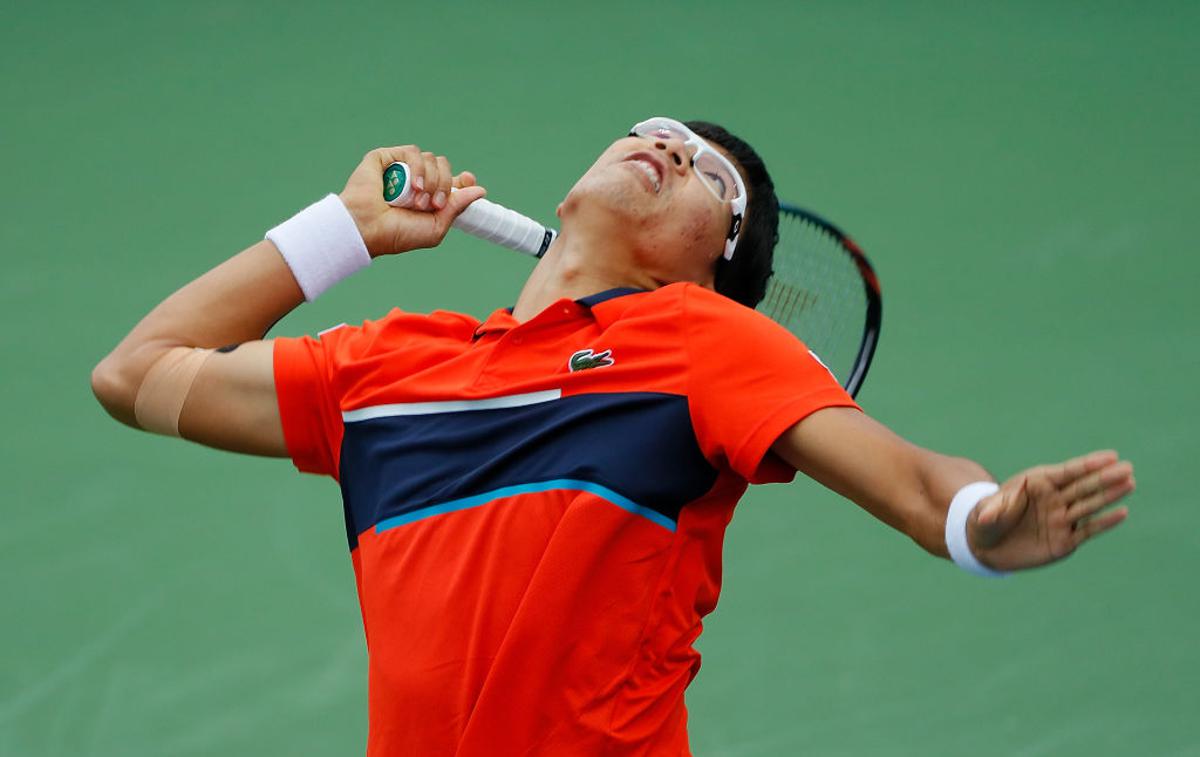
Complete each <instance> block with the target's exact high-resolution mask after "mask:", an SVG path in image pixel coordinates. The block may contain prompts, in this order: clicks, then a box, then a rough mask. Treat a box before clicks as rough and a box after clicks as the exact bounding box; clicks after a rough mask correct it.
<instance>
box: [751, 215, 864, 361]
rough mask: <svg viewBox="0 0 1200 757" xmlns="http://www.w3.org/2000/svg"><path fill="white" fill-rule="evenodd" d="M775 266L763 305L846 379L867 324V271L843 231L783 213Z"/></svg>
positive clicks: (780, 218) (761, 310)
mask: <svg viewBox="0 0 1200 757" xmlns="http://www.w3.org/2000/svg"><path fill="white" fill-rule="evenodd" d="M774 267H775V271H774V273H773V274H772V276H771V279H770V281H768V283H767V294H766V297H765V298H764V299H763V302H762V303H761V304H760V305H759V307H758V310H759V311H760V312H762V313H764V314H765V315H767V316H768V317H770V318H771V319H772V320H774V321H775V322H777V323H779V324H780V325H782V326H783V327H784V328H786V329H788V330H789V331H791V332H792V333H793V334H795V335H796V336H798V337H799V338H800V339H801V340H802V341H803V342H804V343H805V344H806V345H807V346H808V348H809V349H811V350H812V351H813V352H814V353H815V354H816V355H817V356H818V357H819V358H820V360H821V361H822V362H823V363H825V365H826V366H828V368H829V369H830V371H832V372H833V374H834V376H835V377H837V379H838V381H840V382H842V383H843V384H844V383H845V382H846V380H847V379H848V377H849V376H850V373H851V370H852V369H853V367H854V363H855V360H856V358H857V357H858V350H859V346H860V344H861V343H862V334H863V330H864V327H865V325H866V310H867V295H866V292H865V290H864V288H863V280H862V275H861V274H860V273H859V270H858V267H857V265H856V264H855V262H854V260H853V258H852V257H851V256H850V255H849V254H848V253H847V252H846V250H845V248H844V246H843V244H842V241H841V239H840V238H839V237H837V236H835V235H833V234H832V233H831V232H830V231H829V230H827V229H825V228H823V227H821V226H818V225H815V224H813V223H812V222H810V221H808V220H807V219H805V218H804V217H803V216H799V215H795V214H792V213H781V214H780V217H779V243H778V244H777V245H776V247H775V262H774Z"/></svg>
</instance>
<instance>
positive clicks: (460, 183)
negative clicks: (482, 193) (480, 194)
mask: <svg viewBox="0 0 1200 757" xmlns="http://www.w3.org/2000/svg"><path fill="white" fill-rule="evenodd" d="M453 186H454V188H455V189H462V188H463V187H473V186H475V174H473V173H471V172H470V171H463V172H462V173H460V174H459V175H457V176H455V177H454V183H453Z"/></svg>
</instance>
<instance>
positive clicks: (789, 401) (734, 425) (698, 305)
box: [684, 286, 858, 484]
mask: <svg viewBox="0 0 1200 757" xmlns="http://www.w3.org/2000/svg"><path fill="white" fill-rule="evenodd" d="M684 329H685V330H686V334H685V342H686V345H687V350H688V361H689V365H690V371H689V385H688V403H689V408H690V412H691V415H692V423H693V426H694V427H695V429H696V435H697V439H698V440H699V442H700V446H701V449H703V450H704V453H705V455H706V456H708V457H709V459H710V460H724V461H725V462H726V463H727V464H728V465H729V467H730V468H731V469H732V470H733V471H734V472H736V473H737V474H738V475H740V476H742V477H743V478H745V479H746V480H747V481H749V482H751V483H755V484H759V483H773V482H785V481H791V480H792V478H794V477H795V474H796V471H795V470H794V469H793V468H792V467H791V466H790V465H788V464H787V463H785V462H784V461H783V460H781V459H780V458H778V457H776V456H775V455H772V454H769V452H770V448H771V445H772V444H774V443H775V441H776V440H777V439H778V438H779V437H780V436H781V435H782V434H783V433H784V432H785V431H787V430H788V429H789V428H791V427H792V426H793V425H795V424H796V423H798V422H799V421H801V420H803V419H804V418H806V417H807V416H809V415H811V414H812V413H814V412H816V411H817V410H821V409H822V408H826V407H852V408H856V409H857V408H858V405H857V404H855V402H854V400H853V399H852V398H851V397H850V395H849V394H847V393H846V391H845V390H844V389H843V388H842V387H841V385H840V384H839V383H838V382H837V379H835V378H834V376H833V374H832V373H830V372H829V369H827V368H826V367H825V366H824V365H823V364H822V363H821V361H820V360H818V359H817V358H816V357H815V356H814V355H813V354H812V353H811V352H809V350H808V347H807V346H805V344H804V343H803V342H801V341H800V340H799V339H798V338H796V336H794V335H793V334H792V333H791V332H789V331H788V330H786V329H784V328H783V327H782V326H780V325H778V324H776V323H775V322H774V321H772V320H771V319H769V318H767V317H766V316H764V315H762V314H761V313H758V312H757V311H754V310H751V309H750V308H747V307H744V306H742V305H739V304H737V303H736V302H733V301H732V300H729V299H727V298H725V297H722V296H721V295H718V294H716V293H714V292H710V291H708V290H706V289H703V288H701V287H696V286H689V287H687V291H686V293H685V295H684Z"/></svg>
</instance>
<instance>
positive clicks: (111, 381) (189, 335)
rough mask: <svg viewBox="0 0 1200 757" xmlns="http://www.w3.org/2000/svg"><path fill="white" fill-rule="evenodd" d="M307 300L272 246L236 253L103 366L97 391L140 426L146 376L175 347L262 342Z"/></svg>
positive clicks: (148, 321)
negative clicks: (137, 409) (138, 403)
mask: <svg viewBox="0 0 1200 757" xmlns="http://www.w3.org/2000/svg"><path fill="white" fill-rule="evenodd" d="M303 301H304V295H303V293H302V292H301V291H300V287H299V286H298V285H297V284H296V280H295V278H294V277H293V276H292V274H291V271H290V270H289V269H288V266H287V264H286V263H285V262H284V260H283V258H282V256H280V254H279V252H278V251H277V250H276V249H275V246H274V245H273V244H272V243H271V242H269V241H265V240H264V241H262V242H259V243H258V244H255V245H254V246H252V247H250V248H248V249H246V250H245V251H243V252H241V253H239V254H238V255H235V256H234V257H232V258H230V259H229V260H227V261H225V262H224V263H222V264H221V265H219V266H217V267H216V268H214V269H212V270H211V271H209V272H208V273H205V274H204V275H203V276H201V277H199V278H198V279H196V280H194V281H192V282H191V283H189V284H187V285H186V286H184V287H183V288H182V289H180V290H178V291H176V292H175V293H174V294H172V295H171V296H170V297H168V298H167V299H165V300H163V302H161V303H160V304H159V305H158V306H157V307H155V308H154V309H153V310H152V311H150V313H149V314H148V315H147V316H146V317H145V318H143V319H142V320H141V322H139V323H138V324H137V325H136V326H135V327H134V328H133V330H132V331H130V332H129V334H128V335H127V336H126V337H125V338H124V339H122V340H121V342H120V344H118V345H117V346H116V348H115V349H114V350H113V351H112V352H111V353H110V354H109V355H108V356H107V357H105V358H104V360H102V361H101V362H100V364H99V365H97V366H96V369H95V370H94V371H93V373H92V387H93V390H94V391H95V393H96V397H97V399H99V400H100V403H101V404H102V405H104V407H105V409H106V410H107V411H108V412H109V413H110V414H111V415H112V416H113V417H114V418H116V419H117V420H120V421H121V422H123V423H127V424H129V425H135V421H134V401H135V399H136V396H137V391H138V387H139V386H141V383H142V379H143V378H144V377H145V375H146V372H147V371H148V370H149V369H150V367H151V366H152V365H154V363H155V361H156V360H158V358H159V357H161V356H162V355H163V354H164V353H165V352H166V351H167V350H169V349H171V348H174V347H221V346H223V345H227V344H232V343H239V342H245V341H250V340H253V339H260V338H262V336H263V335H264V334H265V333H266V331H267V329H269V328H270V327H271V325H272V324H274V323H275V322H276V321H278V320H279V319H280V318H282V317H283V316H284V315H286V314H287V313H288V312H290V311H291V310H292V309H293V308H295V307H296V306H297V305H299V304H300V303H301V302H303Z"/></svg>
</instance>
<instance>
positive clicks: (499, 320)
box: [474, 287, 646, 339]
mask: <svg viewBox="0 0 1200 757" xmlns="http://www.w3.org/2000/svg"><path fill="white" fill-rule="evenodd" d="M645 291H646V290H645V289H637V288H636V287H617V288H616V289H607V290H605V291H603V292H597V293H596V294H589V295H588V296H586V297H580V298H579V299H577V300H575V304H576V305H579V306H581V307H583V308H586V309H587V310H589V311H590V310H591V309H592V308H593V307H595V306H596V305H599V304H600V303H602V302H608V301H609V300H615V299H617V298H618V297H624V296H625V295H628V294H641V293H642V292H645ZM561 302H563V301H562V300H559V301H558V302H556V303H554V304H551V305H549V306H547V308H546V310H549V309H550V308H553V307H561V305H559V303H561ZM512 311H513V309H512V308H511V307H507V308H499V309H498V310H496V311H495V312H493V313H492V314H491V315H489V316H488V317H487V319H486V320H484V322H483V323H481V324H479V326H478V327H477V328H476V329H475V335H474V338H475V339H478V338H479V337H481V336H483V335H484V334H489V333H491V332H494V331H510V330H512V329H514V328H516V327H517V326H520V325H521V324H520V323H518V322H517V319H516V318H513V315H512ZM542 312H543V313H544V312H546V311H545V310H543V311H542ZM540 315H541V313H539V314H538V316H540ZM538 316H534V318H537V317H538Z"/></svg>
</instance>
